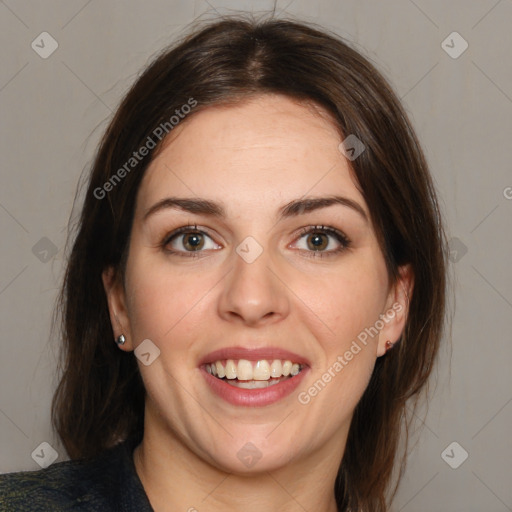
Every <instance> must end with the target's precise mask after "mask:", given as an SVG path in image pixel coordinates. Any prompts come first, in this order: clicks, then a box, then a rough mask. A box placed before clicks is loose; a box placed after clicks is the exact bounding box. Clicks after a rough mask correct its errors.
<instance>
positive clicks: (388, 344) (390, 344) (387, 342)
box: [386, 340, 393, 352]
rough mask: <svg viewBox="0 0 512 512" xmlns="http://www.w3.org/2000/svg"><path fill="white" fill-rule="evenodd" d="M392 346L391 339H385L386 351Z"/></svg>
mask: <svg viewBox="0 0 512 512" xmlns="http://www.w3.org/2000/svg"><path fill="white" fill-rule="evenodd" d="M392 348H393V343H391V341H389V340H387V341H386V352H387V351H388V350H390V349H392Z"/></svg>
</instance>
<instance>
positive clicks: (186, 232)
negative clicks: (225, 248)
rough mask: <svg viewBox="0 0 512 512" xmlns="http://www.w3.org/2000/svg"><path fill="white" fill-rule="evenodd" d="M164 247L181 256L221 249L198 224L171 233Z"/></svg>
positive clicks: (163, 244)
mask: <svg viewBox="0 0 512 512" xmlns="http://www.w3.org/2000/svg"><path fill="white" fill-rule="evenodd" d="M161 245H162V248H163V249H164V250H165V251H166V252H168V253H171V254H176V255H179V256H195V255H196V253H197V256H199V255H200V254H201V253H205V254H206V251H207V250H208V249H221V246H219V245H218V244H216V243H215V242H214V241H213V240H212V238H211V237H210V236H209V235H208V234H207V233H205V232H203V231H200V230H198V229H197V226H184V227H181V228H179V229H177V230H175V231H173V232H172V233H170V234H169V235H168V236H167V237H166V238H165V239H164V240H163V241H162V244H161Z"/></svg>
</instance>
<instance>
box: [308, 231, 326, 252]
mask: <svg viewBox="0 0 512 512" xmlns="http://www.w3.org/2000/svg"><path fill="white" fill-rule="evenodd" d="M307 244H308V249H310V250H312V251H323V250H324V249H325V248H326V247H327V246H328V245H329V238H328V236H327V235H326V234H325V233H310V234H309V235H308V236H307Z"/></svg>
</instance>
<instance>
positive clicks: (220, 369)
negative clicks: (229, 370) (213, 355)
mask: <svg viewBox="0 0 512 512" xmlns="http://www.w3.org/2000/svg"><path fill="white" fill-rule="evenodd" d="M215 367H216V368H217V377H219V379H222V378H223V377H225V376H226V372H225V371H224V366H222V363H221V362H220V361H217V362H216V363H215Z"/></svg>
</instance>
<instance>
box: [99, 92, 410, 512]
mask: <svg viewBox="0 0 512 512" xmlns="http://www.w3.org/2000/svg"><path fill="white" fill-rule="evenodd" d="M341 140H342V138H341V137H340V134H339V133H338V131H337V129H336V127H335V125H334V124H333V122H332V121H331V120H330V119H329V117H328V115H327V114H325V113H324V112H322V110H321V109H319V108H315V107H312V106H305V105H303V104H299V103H297V102H295V101H293V100H291V99H289V98H286V97H283V96H279V95H264V96H259V97H255V98H253V99H251V100H250V101H247V100H246V101H244V102H243V103H242V104H239V105H236V106H229V107H210V108H208V109H205V110H203V111H201V112H198V113H197V114H196V115H194V116H191V117H190V118H189V119H187V120H186V121H184V122H182V123H181V124H180V125H178V126H177V127H176V128H175V129H174V130H173V132H171V134H170V135H169V140H168V141H167V142H168V143H167V144H166V146H165V148H164V149H163V151H162V152H161V153H160V154H159V155H158V157H156V159H155V160H154V161H153V162H152V163H151V165H150V166H149V168H148V170H147V172H146V175H145V177H144V179H143V181H142V184H141V187H140V190H139V192H138V196H137V204H136V211H135V217H134V223H133V228H132V236H131V241H130V247H129V256H128V260H127V266H126V273H125V276H124V280H120V279H116V278H115V277H114V272H113V270H112V269H107V270H106V271H105V272H104V276H103V278H104V284H105V290H106V293H107V297H108V302H109V308H110V315H111V319H112V325H113V330H114V336H118V335H119V334H121V333H123V334H124V335H125V336H126V338H127V341H126V343H125V345H124V346H122V347H120V349H121V350H127V351H131V350H134V349H135V348H136V347H137V346H138V345H139V344H140V343H141V342H142V341H143V340H145V339H150V340H151V341H152V342H153V343H154V344H155V345H156V346H157V347H158V348H159V350H160V355H159V357H158V358H156V359H155V361H154V362H153V363H152V364H151V365H149V366H145V365H143V364H141V362H140V361H139V367H140V371H141V374H142V377H143V380H144V385H145V388H146V390H147V399H146V411H145V431H144V438H143V441H142V443H141V444H140V445H139V446H138V447H137V448H136V450H135V452H134V461H135V465H136V470H137V473H138V475H139V477H140V478H141V481H142V483H143V485H144V488H145V490H146V492H147V494H148V497H149V499H150V501H151V503H152V506H153V507H154V509H155V510H156V511H158V512H160V511H166V510H184V511H185V510H189V511H193V510H198V511H199V512H200V511H202V510H208V511H213V512H215V511H221V510H222V511H223V512H226V511H235V510H244V511H245V512H252V511H256V510H257V511H260V510H280V511H284V512H291V511H296V510H300V511H303V510H304V509H305V510H317V511H326V512H327V511H329V512H332V511H335V510H336V504H335V500H334V491H333V486H334V481H335V477H336V473H337V470H338V467H339V464H340V461H341V458H342V455H343V452H344V448H345V444H346V439H347V434H348V429H349V426H350V422H351V418H352V415H353V411H354V408H355V406H356V405H357V403H358V401H359V399H360V398H361V396H362V394H363V392H364V390H365V388H366V386H367V384H368V381H369V378H370V376H371V373H372V370H373V367H374V364H375V361H376V359H377V357H380V356H382V355H383V354H384V353H385V342H386V340H391V341H392V342H395V341H396V340H397V339H398V338H399V336H400V334H401V332H402V330H403V328H404V323H405V320H406V314H407V302H408V301H407V297H408V295H410V293H411V290H412V276H411V273H410V269H409V268H408V267H404V268H402V269H401V271H402V279H401V280H400V281H399V282H398V283H395V284H394V285H392V284H391V283H390V282H389V280H388V276H387V272H386V266H385V262H384V258H383V255H382V252H381V250H380V248H379V246H378V243H377V239H376V236H375V232H374V230H373V227H372V225H371V223H370V222H369V221H366V220H365V219H364V218H363V217H362V216H361V215H360V214H359V213H357V212H356V211H355V210H354V209H351V208H349V207H347V206H343V205H339V204H338V205H332V206H329V207H327V208H322V209H318V210H315V211H312V212H308V213H303V214H301V215H298V216H295V217H290V218H285V219H282V220H278V218H277V212H278V210H279V208H280V207H282V206H283V205H285V204H287V203H289V202H290V201H292V200H295V199H299V198H302V197H303V196H304V195H307V196H308V197H323V196H330V195H333V194H336V195H341V196H344V197H347V198H350V199H352V200H354V201H356V202H357V203H358V204H359V205H360V206H361V207H362V208H363V210H364V212H365V213H366V216H367V217H368V218H369V210H368V205H366V203H365V201H364V199H363V197H362V195H361V193H360V192H359V190H358V188H357V182H356V181H355V178H354V176H353V174H352V172H351V169H350V165H349V164H350V162H349V161H348V160H347V159H346V158H345V157H344V156H343V154H342V153H341V152H340V151H339V149H338V145H339V143H340V142H341ZM169 196H174V197H182V198H184V197H187V198H190V197H195V198H197V197H200V198H205V199H209V200H212V201H216V202H219V203H222V204H223V205H224V207H225V210H226V217H225V218H223V219H219V218H214V217H211V216H207V215H204V214H201V215H199V214H193V213H189V212H184V211H181V210H179V209H172V208H167V209H161V210H159V211H158V212H156V213H154V214H152V215H150V216H149V217H147V218H146V219H144V215H145V214H146V212H148V210H149V209H150V208H151V207H152V206H153V205H155V204H156V203H158V202H159V201H160V200H162V199H164V198H166V197H169ZM196 224H197V230H200V231H205V232H206V233H207V235H205V236H204V237H203V238H202V239H201V240H204V246H203V249H202V251H201V252H199V253H198V252H195V253H194V254H196V255H197V254H199V257H196V258H191V257H186V256H180V254H186V251H187V247H188V248H189V254H190V252H192V251H191V250H190V245H185V246H184V245H183V243H184V242H187V241H189V242H190V235H189V238H188V239H187V236H186V235H185V236H184V235H183V234H182V235H178V236H177V237H176V238H174V239H173V241H172V242H171V243H169V244H167V246H166V247H162V245H163V244H162V241H163V240H164V239H165V238H166V236H167V235H169V234H171V233H172V232H173V231H174V230H175V229H177V228H179V227H182V226H192V227H191V229H190V231H195V229H194V228H193V226H194V225H196ZM317 225H324V226H328V227H333V228H336V229H338V230H341V231H342V232H343V233H344V234H345V235H346V237H348V239H349V240H350V246H349V247H348V248H346V249H345V250H344V251H342V252H339V253H333V252H332V251H333V250H334V249H336V248H338V247H340V246H341V244H340V242H338V241H337V240H336V238H335V237H333V236H332V235H325V236H324V237H323V238H321V241H323V242H324V245H323V246H322V247H323V249H322V250H323V251H324V252H325V254H324V256H323V257H318V252H319V251H315V250H314V249H313V248H312V247H314V246H312V244H311V240H312V238H314V234H313V235H311V234H310V235H307V234H306V235H303V234H301V232H300V229H301V228H308V227H311V226H313V227H314V226H317ZM248 236H251V237H253V238H254V239H255V240H256V241H257V242H258V243H259V244H260V246H261V247H262V248H263V252H262V254H261V255H260V256H259V257H258V258H257V259H256V260H255V261H254V262H252V263H247V262H246V261H245V260H244V259H242V258H241V257H240V256H239V255H238V254H237V252H236V250H235V249H236V248H237V246H238V245H239V244H240V243H241V242H242V241H243V240H244V239H245V238H246V237H248ZM308 241H309V244H308ZM327 243H328V245H326V244H327ZM168 249H174V250H176V251H181V253H180V254H171V253H169V252H168ZM312 254H317V256H316V257H312ZM393 304H395V307H396V305H397V304H400V305H401V306H402V309H401V311H400V312H399V313H396V314H395V315H394V316H393V318H392V319H390V320H389V321H388V322H386V323H385V326H384V327H383V328H382V330H380V331H379V333H378V335H376V336H375V337H373V338H369V340H368V343H367V345H366V346H363V345H361V347H362V350H361V351H360V352H359V353H358V354H357V355H355V356H354V358H353V359H352V360H351V361H350V362H348V364H347V365H346V366H345V367H344V368H343V370H342V371H341V372H339V373H337V374H336V376H335V377H334V378H333V379H332V381H331V382H330V383H328V384H327V385H326V386H325V387H324V388H323V389H322V390H321V392H319V393H318V394H317V395H316V396H315V397H313V398H312V399H311V401H310V402H309V403H307V404H301V403H300V402H299V400H298V393H299V392H301V391H307V390H308V388H310V387H311V386H312V385H313V384H314V383H315V382H316V381H317V380H318V379H320V378H321V376H322V374H324V373H325V372H326V371H327V370H328V368H330V367H331V368H332V366H333V364H334V363H335V361H336V360H337V358H338V356H340V355H341V356H343V354H344V353H345V352H346V351H347V350H348V349H349V348H350V346H351V344H352V342H353V341H354V340H355V339H356V338H357V336H358V334H359V333H361V331H363V330H364V329H365V328H366V327H370V326H373V325H374V324H375V322H376V321H377V320H378V319H379V315H383V314H386V312H388V311H389V310H391V309H392V306H393ZM232 346H243V347H248V348H256V347H268V346H277V347H280V348H284V349H288V350H291V351H293V352H295V353H298V354H300V355H302V356H305V357H306V358H307V359H308V360H309V361H310V362H311V366H310V368H309V370H308V373H307V374H306V375H305V378H304V380H303V382H302V383H301V385H300V386H299V389H298V390H297V391H296V392H294V393H292V394H291V395H290V396H288V397H286V398H284V399H282V400H280V401H279V402H277V403H275V404H272V405H269V406H265V407H240V406H234V405H231V404H229V403H227V402H225V401H224V400H222V399H221V398H219V397H218V396H216V395H215V394H214V393H212V391H211V390H210V388H209V387H208V386H207V384H206V382H205V379H204V377H203V375H202V374H201V372H200V370H199V368H198V364H199V360H200V359H201V358H202V357H203V356H205V355H206V354H208V353H209V352H211V351H213V350H217V349H220V348H224V347H232ZM247 442H251V443H253V444H254V445H255V446H256V447H257V449H258V450H259V452H260V453H261V455H262V456H261V459H259V460H258V461H257V462H256V463H255V464H254V465H253V466H252V467H251V468H248V467H246V466H245V465H244V464H243V463H242V462H241V461H240V460H239V458H238V457H237V452H238V451H239V450H240V449H241V448H242V447H243V446H244V445H245V444H246V443H247ZM265 507H267V508H265Z"/></svg>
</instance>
